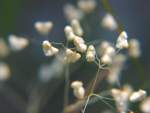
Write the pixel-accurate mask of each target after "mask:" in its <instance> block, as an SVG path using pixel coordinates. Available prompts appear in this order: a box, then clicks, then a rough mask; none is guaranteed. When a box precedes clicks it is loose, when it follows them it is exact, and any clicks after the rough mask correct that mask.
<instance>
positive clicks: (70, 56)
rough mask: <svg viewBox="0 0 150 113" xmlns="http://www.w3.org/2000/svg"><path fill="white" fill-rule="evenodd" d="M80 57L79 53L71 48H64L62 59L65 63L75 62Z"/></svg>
mask: <svg viewBox="0 0 150 113" xmlns="http://www.w3.org/2000/svg"><path fill="white" fill-rule="evenodd" d="M80 58H81V55H80V54H79V53H77V52H75V51H72V50H71V49H66V51H65V57H64V61H66V62H67V63H75V62H77V61H78V60H79V59H80Z"/></svg>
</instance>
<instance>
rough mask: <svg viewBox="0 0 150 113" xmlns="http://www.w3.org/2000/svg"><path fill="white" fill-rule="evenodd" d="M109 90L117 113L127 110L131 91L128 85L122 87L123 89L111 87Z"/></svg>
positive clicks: (124, 112) (123, 112)
mask: <svg viewBox="0 0 150 113" xmlns="http://www.w3.org/2000/svg"><path fill="white" fill-rule="evenodd" d="M111 92H112V96H113V98H114V99H115V102H116V106H117V108H118V110H119V113H126V112H127V110H128V98H129V96H130V94H131V92H132V90H131V89H130V87H124V88H123V90H120V89H112V90H111Z"/></svg>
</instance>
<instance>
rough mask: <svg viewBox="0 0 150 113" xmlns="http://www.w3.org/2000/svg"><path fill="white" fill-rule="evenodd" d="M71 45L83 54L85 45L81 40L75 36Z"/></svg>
mask: <svg viewBox="0 0 150 113" xmlns="http://www.w3.org/2000/svg"><path fill="white" fill-rule="evenodd" d="M73 43H74V45H75V46H76V48H77V50H78V51H79V52H82V53H84V52H85V51H86V49H87V45H86V44H85V42H84V40H83V38H81V37H78V36H76V37H75V38H74V40H73Z"/></svg>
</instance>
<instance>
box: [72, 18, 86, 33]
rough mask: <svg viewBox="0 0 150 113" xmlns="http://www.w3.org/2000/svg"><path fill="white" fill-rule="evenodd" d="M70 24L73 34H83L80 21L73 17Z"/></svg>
mask: <svg viewBox="0 0 150 113" xmlns="http://www.w3.org/2000/svg"><path fill="white" fill-rule="evenodd" d="M71 26H72V29H73V32H74V33H75V35H77V36H83V29H82V27H81V25H80V22H79V21H78V20H77V19H73V20H72V21H71Z"/></svg>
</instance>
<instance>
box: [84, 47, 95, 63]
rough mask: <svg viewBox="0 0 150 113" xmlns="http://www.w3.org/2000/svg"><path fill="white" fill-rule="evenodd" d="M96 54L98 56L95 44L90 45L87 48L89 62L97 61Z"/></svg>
mask: <svg viewBox="0 0 150 113" xmlns="http://www.w3.org/2000/svg"><path fill="white" fill-rule="evenodd" d="M95 56H96V50H95V47H94V46H93V45H90V46H89V47H88V49H87V53H86V60H87V62H93V61H95Z"/></svg>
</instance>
